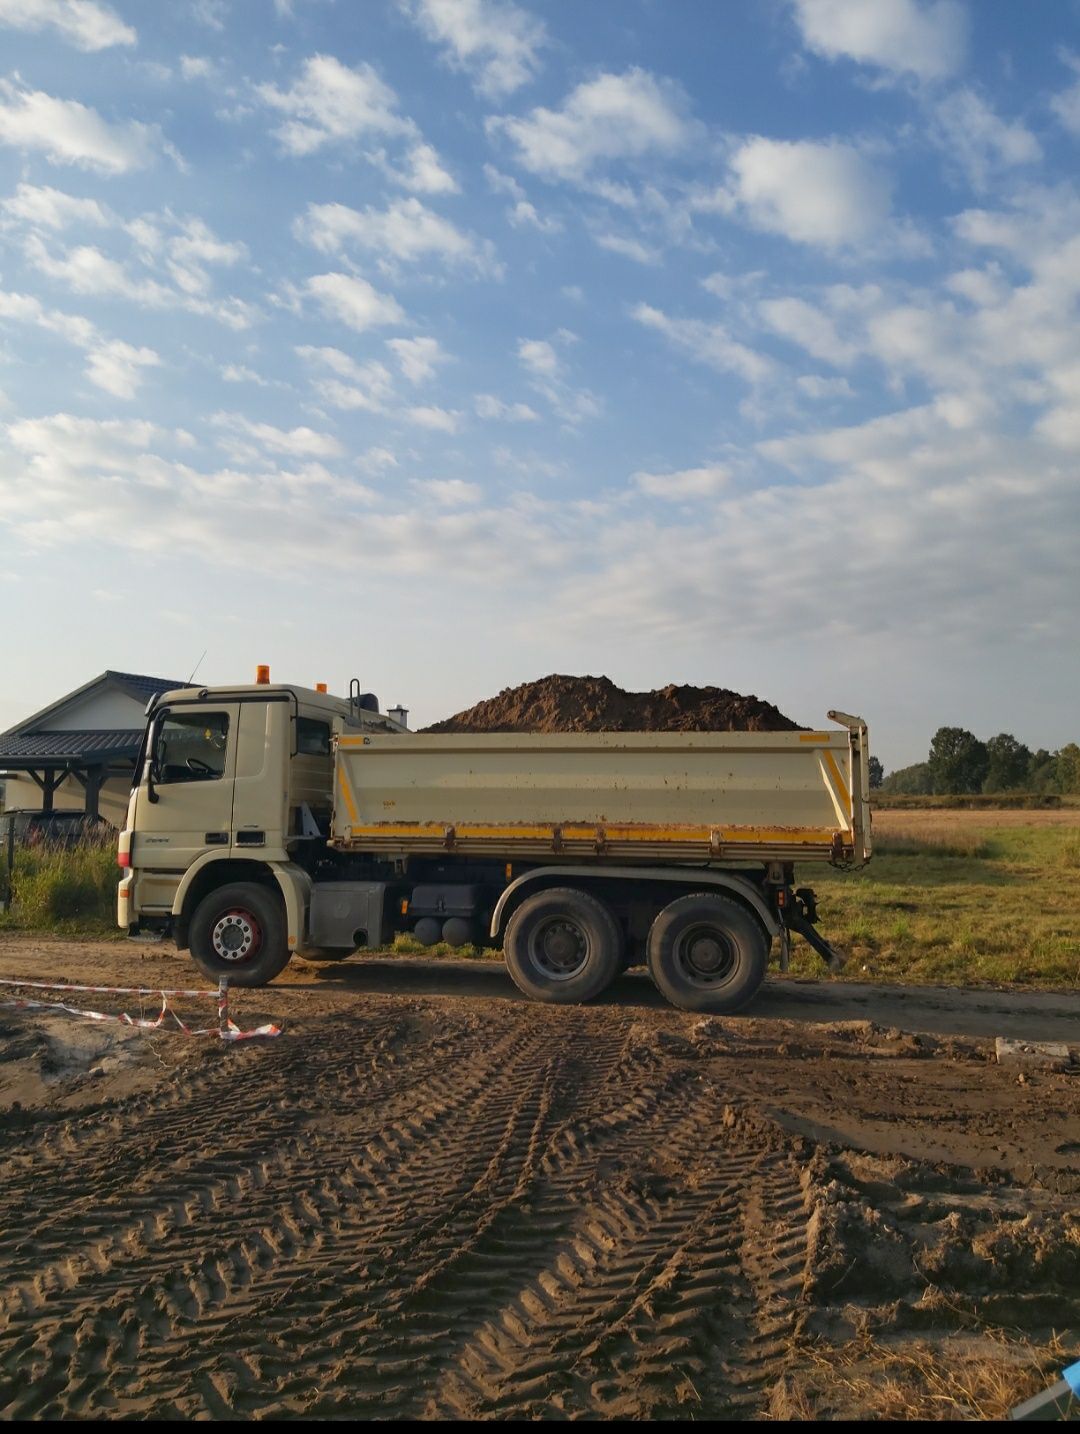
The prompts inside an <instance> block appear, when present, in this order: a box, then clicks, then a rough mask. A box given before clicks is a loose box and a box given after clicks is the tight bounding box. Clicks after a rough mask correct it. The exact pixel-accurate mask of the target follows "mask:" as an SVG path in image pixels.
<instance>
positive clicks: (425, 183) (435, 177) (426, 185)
mask: <svg viewBox="0 0 1080 1434" xmlns="http://www.w3.org/2000/svg"><path fill="white" fill-rule="evenodd" d="M368 158H369V159H370V160H371V161H372V163H373V164H375V165H377V166H378V168H379V169H381V170H382V172H383V173H384V174H385V175H386V176H387V178H388V179H392V180H393V182H394V183H395V184H398V185H400V186H401V188H402V189H410V190H412V191H413V193H415V194H459V193H460V192H461V186H460V185H459V184H458V182H457V180H456V179H455V178H454V176H453V175H452V174H451V173H450V172H449V171H448V170H446V169H444V168H443V164H442V160H440V158H439V154H438V151H437V150H436V149H435V147H434V145H430V144H426V143H423V142H419V143H417V144H414V145H411V146H410V148H409V149H408V150H407V151H406V153H405V155H404V156H403V157H402V160H401V163H400V164H397V165H395V164H393V163H392V162H391V161H390V160H389V159H387V157H386V152H385V151H384V150H381V149H380V150H375V151H374V152H373V153H372V154H369V155H368Z"/></svg>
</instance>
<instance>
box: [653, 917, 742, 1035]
mask: <svg viewBox="0 0 1080 1434" xmlns="http://www.w3.org/2000/svg"><path fill="white" fill-rule="evenodd" d="M769 946H770V942H769V938H768V937H767V936H766V934H765V931H764V929H763V928H762V926H761V925H760V923H759V922H758V921H757V920H756V919H755V918H754V917H753V916H752V915H751V914H750V912H749V911H747V910H746V908H745V907H744V906H740V905H739V903H738V902H736V901H731V900H729V898H727V897H725V896H715V895H713V894H712V893H711V892H704V891H703V892H698V893H695V894H694V895H692V896H680V897H679V898H678V900H676V901H673V902H671V903H670V904H669V905H668V906H665V907H664V909H663V910H662V911H661V912H660V914H659V916H657V918H656V920H655V921H654V922H653V924H652V928H651V929H650V931H649V940H648V964H649V974H650V975H651V976H652V978H653V981H654V982H655V983H656V985H657V987H658V988H659V990H660V991H661V992H663V994H664V995H665V996H666V997H667V998H668V1000H669V1001H670V1002H671V1003H672V1005H674V1006H680V1007H681V1008H682V1009H683V1010H684V1011H711V1012H714V1013H720V1014H722V1013H724V1012H727V1011H737V1010H739V1009H740V1008H741V1007H743V1006H745V1005H746V1004H747V1002H748V1001H750V1000H752V999H753V997H754V996H755V994H756V993H757V991H758V988H759V987H760V986H761V983H762V981H764V979H765V968H766V965H767V964H768V959H769Z"/></svg>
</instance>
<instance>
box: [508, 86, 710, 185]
mask: <svg viewBox="0 0 1080 1434" xmlns="http://www.w3.org/2000/svg"><path fill="white" fill-rule="evenodd" d="M683 107H684V104H683V99H682V96H681V92H680V91H679V90H678V89H677V88H676V87H675V86H674V85H673V84H671V83H670V82H664V81H660V80H657V79H655V78H654V77H653V76H652V75H650V74H648V73H647V72H646V71H645V70H640V69H631V70H627V71H626V73H625V74H622V75H613V74H602V75H599V76H598V77H597V78H596V79H595V80H589V81H587V82H585V83H584V84H581V85H578V87H577V89H575V90H574V91H573V92H572V93H571V94H569V95H568V96H567V97H566V99H565V100H564V101H563V104H562V107H561V108H560V109H557V110H549V109H544V108H542V107H540V108H537V109H534V110H532V111H531V112H530V113H529V115H528V116H526V117H525V118H521V117H517V116H499V115H494V116H491V117H490V118H489V119H488V121H487V127H488V129H489V131H490V132H492V133H497V132H502V133H503V134H505V135H506V136H507V137H508V139H509V140H510V141H511V143H512V144H513V145H514V146H515V148H516V150H517V157H518V161H519V163H521V164H522V165H524V167H525V168H526V169H528V170H531V171H532V172H533V173H534V174H540V175H543V176H544V177H545V178H548V179H568V180H573V181H582V180H584V179H585V178H586V177H587V176H588V175H589V173H590V172H591V171H592V170H593V169H594V168H595V167H596V166H597V165H599V164H602V163H604V162H606V161H611V160H624V159H625V160H634V159H641V158H644V157H645V156H646V155H649V154H661V155H662V154H672V153H674V152H675V151H676V150H678V149H681V148H682V147H683V145H684V144H685V143H686V142H687V140H688V138H689V136H690V133H691V131H690V128H689V126H688V125H687V123H686V121H685V120H684V119H683V116H682V110H683Z"/></svg>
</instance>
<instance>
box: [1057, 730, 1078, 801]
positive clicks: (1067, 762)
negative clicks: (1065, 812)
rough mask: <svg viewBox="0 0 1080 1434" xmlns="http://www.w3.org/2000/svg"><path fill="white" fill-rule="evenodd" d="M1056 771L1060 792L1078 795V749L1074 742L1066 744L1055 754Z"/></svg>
mask: <svg viewBox="0 0 1080 1434" xmlns="http://www.w3.org/2000/svg"><path fill="white" fill-rule="evenodd" d="M1057 769H1058V781H1059V782H1060V783H1061V790H1062V791H1063V792H1069V793H1072V794H1077V793H1080V747H1078V746H1077V745H1076V743H1075V742H1066V743H1065V745H1064V747H1062V749H1061V751H1060V752H1059V753H1058V754H1057Z"/></svg>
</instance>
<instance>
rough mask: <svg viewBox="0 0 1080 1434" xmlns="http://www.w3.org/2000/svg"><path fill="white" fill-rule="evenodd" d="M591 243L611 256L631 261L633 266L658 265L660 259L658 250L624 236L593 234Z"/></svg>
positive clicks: (638, 240)
mask: <svg viewBox="0 0 1080 1434" xmlns="http://www.w3.org/2000/svg"><path fill="white" fill-rule="evenodd" d="M593 243H594V244H596V245H597V246H598V247H599V248H601V249H607V250H608V252H609V253H611V254H620V255H621V256H622V257H623V258H624V259H632V260H633V261H634V263H635V264H659V262H660V259H661V255H660V252H659V250H657V249H652V248H650V247H649V245H648V244H643V243H642V242H641V240H640V239H632V238H630V237H629V236H627V235H625V234H594V235H593Z"/></svg>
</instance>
